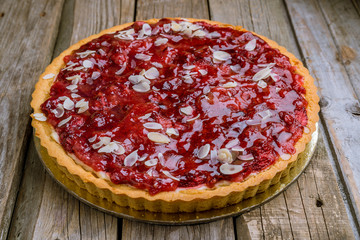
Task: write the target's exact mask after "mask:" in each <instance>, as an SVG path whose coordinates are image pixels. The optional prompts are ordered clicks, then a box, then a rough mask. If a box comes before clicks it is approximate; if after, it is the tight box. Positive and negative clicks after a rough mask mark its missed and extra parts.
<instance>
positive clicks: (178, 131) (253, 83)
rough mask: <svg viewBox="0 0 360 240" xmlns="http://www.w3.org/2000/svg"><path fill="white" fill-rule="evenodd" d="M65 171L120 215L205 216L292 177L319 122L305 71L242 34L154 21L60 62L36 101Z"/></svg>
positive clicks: (76, 48)
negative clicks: (126, 210)
mask: <svg viewBox="0 0 360 240" xmlns="http://www.w3.org/2000/svg"><path fill="white" fill-rule="evenodd" d="M32 97H33V100H32V102H31V106H32V108H33V109H34V113H33V114H32V118H33V121H32V125H33V127H34V128H35V135H36V136H37V137H38V138H39V139H40V142H41V145H42V146H43V147H45V148H46V149H47V151H48V153H49V155H50V156H51V157H52V159H53V161H54V163H56V165H57V166H58V167H59V169H61V171H62V172H64V174H66V176H67V177H68V178H69V179H71V180H73V181H74V182H75V183H76V184H77V185H79V186H80V187H81V188H84V189H87V191H89V192H90V193H91V194H93V195H96V196H98V197H100V198H105V199H107V200H109V201H112V202H114V204H117V205H119V206H126V207H130V208H133V209H136V210H149V211H154V212H193V211H204V210H209V209H213V208H221V207H225V206H227V205H230V204H235V203H238V202H240V201H242V200H243V199H245V198H249V197H252V196H254V195H255V194H256V193H259V192H262V191H264V190H266V189H267V188H268V187H269V186H270V185H273V184H275V183H277V182H278V181H279V179H280V178H281V177H282V176H285V175H286V174H287V173H288V171H289V170H290V168H291V167H293V166H295V165H296V163H297V155H298V154H299V153H301V152H302V151H304V149H305V145H306V144H307V143H308V142H309V141H310V139H311V135H312V133H313V132H314V131H315V123H316V122H317V121H318V111H319V105H318V101H319V99H318V96H317V95H316V87H315V85H314V80H313V78H312V77H311V76H310V75H309V72H308V70H307V69H306V68H304V66H303V65H302V63H301V62H300V61H299V60H298V59H296V58H295V57H294V55H292V54H291V53H289V52H288V51H287V50H286V49H285V48H283V47H281V46H279V45H278V44H277V43H275V42H274V41H271V40H269V39H267V38H266V37H263V36H260V35H258V34H256V33H254V32H251V31H247V30H246V29H244V28H242V27H239V26H236V27H235V26H231V25H228V24H223V23H219V22H214V21H209V20H199V19H182V18H181V19H180V18H176V19H175V18H173V19H171V18H166V19H151V20H147V21H137V22H134V23H128V24H124V25H120V26H116V27H113V28H110V29H107V30H104V31H102V32H101V33H99V34H96V35H93V36H90V37H88V38H86V39H84V40H81V41H80V42H78V43H77V44H75V45H73V46H71V47H70V48H68V49H67V50H65V51H64V52H63V53H61V54H60V56H59V57H57V58H56V59H55V60H54V61H53V62H52V63H51V64H50V65H49V66H48V67H47V68H46V70H45V72H44V73H43V74H42V75H41V76H40V79H39V81H38V83H37V84H36V87H35V91H34V93H33V95H32Z"/></svg>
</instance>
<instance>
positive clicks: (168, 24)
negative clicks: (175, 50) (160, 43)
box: [163, 23, 171, 33]
mask: <svg viewBox="0 0 360 240" xmlns="http://www.w3.org/2000/svg"><path fill="white" fill-rule="evenodd" d="M163 27H164V32H166V33H167V32H169V31H170V29H171V25H170V23H167V24H164V26H163Z"/></svg>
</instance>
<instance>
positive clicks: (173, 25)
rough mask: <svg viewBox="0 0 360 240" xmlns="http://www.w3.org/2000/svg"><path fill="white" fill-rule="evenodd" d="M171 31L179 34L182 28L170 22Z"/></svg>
mask: <svg viewBox="0 0 360 240" xmlns="http://www.w3.org/2000/svg"><path fill="white" fill-rule="evenodd" d="M171 29H172V30H173V31H175V32H179V31H181V30H182V26H181V25H180V24H178V23H176V22H171Z"/></svg>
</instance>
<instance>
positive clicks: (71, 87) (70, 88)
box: [66, 85, 78, 92]
mask: <svg viewBox="0 0 360 240" xmlns="http://www.w3.org/2000/svg"><path fill="white" fill-rule="evenodd" d="M77 88H78V86H77V85H69V86H67V87H66V89H69V90H70V91H71V92H76V91H77Z"/></svg>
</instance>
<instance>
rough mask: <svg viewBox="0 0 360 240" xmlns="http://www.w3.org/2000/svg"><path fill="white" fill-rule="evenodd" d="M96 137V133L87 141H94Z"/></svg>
mask: <svg viewBox="0 0 360 240" xmlns="http://www.w3.org/2000/svg"><path fill="white" fill-rule="evenodd" d="M96 138H97V135H95V136H93V137H91V138H89V139H88V141H89V142H90V143H93V142H95V140H96Z"/></svg>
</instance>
